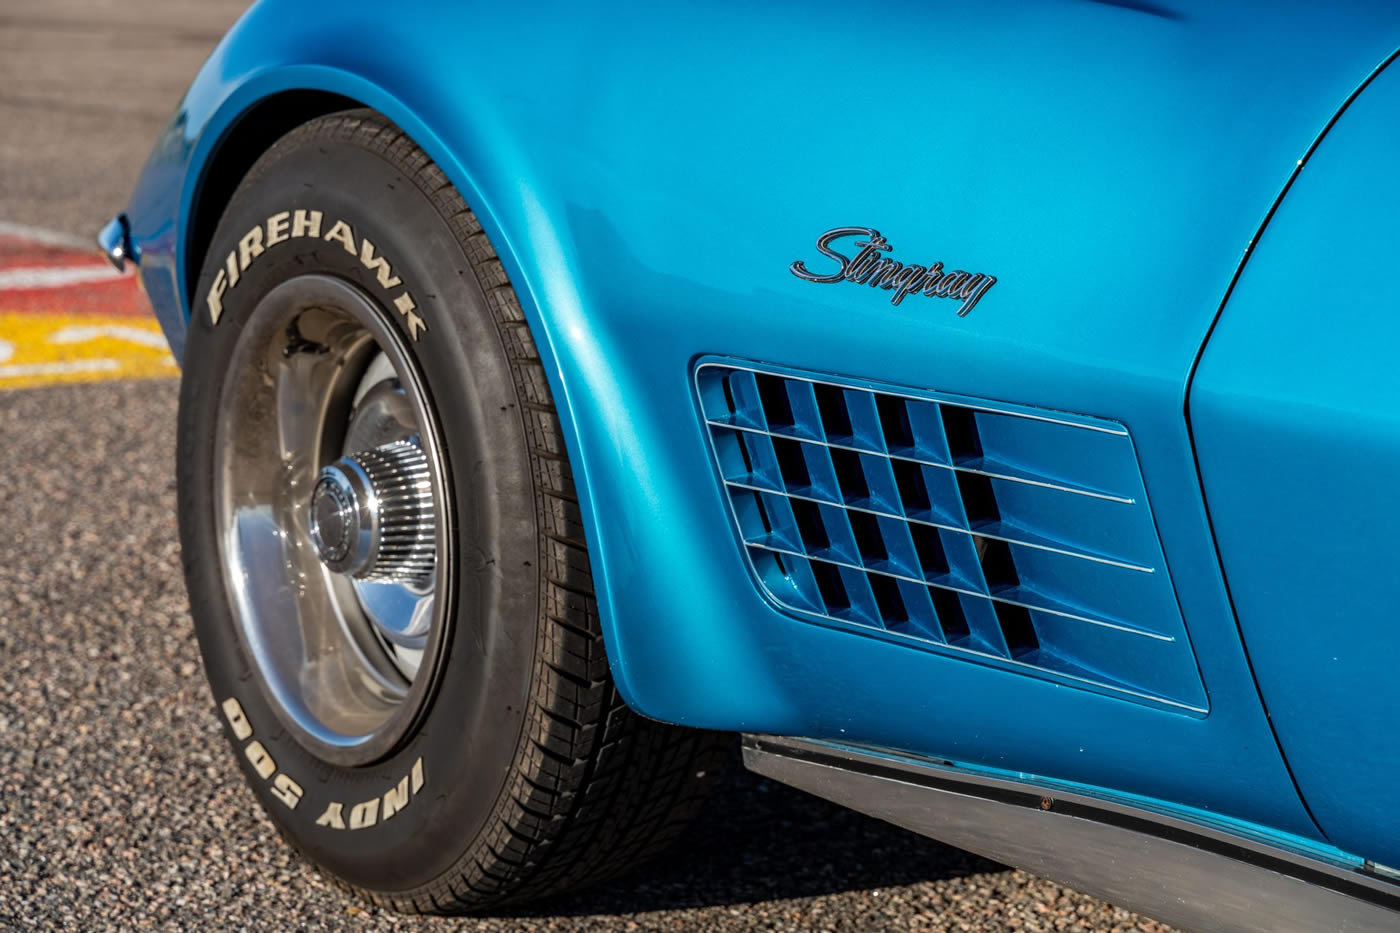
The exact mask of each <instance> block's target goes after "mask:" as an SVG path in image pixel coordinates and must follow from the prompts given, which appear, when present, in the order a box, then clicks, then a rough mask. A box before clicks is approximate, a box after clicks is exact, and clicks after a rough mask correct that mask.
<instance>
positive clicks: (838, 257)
mask: <svg viewBox="0 0 1400 933" xmlns="http://www.w3.org/2000/svg"><path fill="white" fill-rule="evenodd" d="M853 236H858V237H865V239H864V240H857V241H856V242H855V243H853V244H852V245H853V246H856V247H859V249H860V252H858V253H856V254H855V255H854V256H850V257H848V256H847V255H846V254H845V253H841V252H838V251H837V250H835V249H832V246H831V244H832V243H833V242H835V241H836V240H841V239H845V238H846V237H853ZM892 249H893V247H891V246H890V244H889V241H888V240H886V239H885V238H884V237H883V236H881V235H880V231H879V230H876V229H875V228H873V227H837V228H836V229H834V230H828V231H826V232H825V233H823V234H822V235H821V236H819V237H817V252H819V253H821V254H822V255H823V256H826V257H827V258H828V259H831V260H834V261H835V262H837V263H839V264H840V268H839V269H837V270H836V271H835V272H830V273H824V274H823V273H817V272H812V271H811V270H809V269H808V268H807V266H806V264H805V263H804V262H802V260H800V259H799V260H797V261H796V262H794V263H793V264H792V265H790V266H788V269H789V271H791V272H792V274H793V275H795V276H797V277H798V278H799V279H805V280H806V281H808V282H854V283H855V284H856V285H869V286H870V287H871V288H882V289H884V290H885V291H887V292H894V294H893V295H891V296H890V304H893V305H898V304H899V303H900V302H901V301H903V300H904V299H905V298H908V297H909V296H910V295H912V294H914V293H916V292H918V293H920V294H922V295H923V296H924V297H925V298H952V299H954V300H957V301H961V302H962V306H961V307H959V308H958V317H966V316H967V314H968V312H970V311H971V310H972V309H973V307H975V306H976V304H977V302H978V301H980V300H981V299H982V296H983V295H985V294H987V290H988V289H990V288H991V287H992V286H993V285H995V284H996V283H997V277H996V276H994V275H986V274H985V273H982V272H963V271H962V270H961V269H958V270H956V271H947V272H945V271H944V269H943V263H941V262H935V263H934V264H933V265H931V266H921V265H919V264H918V263H910V264H909V265H905V264H904V263H902V262H898V261H897V260H895V259H892V258H890V257H889V256H882V255H881V253H888V252H890V251H891V250H892Z"/></svg>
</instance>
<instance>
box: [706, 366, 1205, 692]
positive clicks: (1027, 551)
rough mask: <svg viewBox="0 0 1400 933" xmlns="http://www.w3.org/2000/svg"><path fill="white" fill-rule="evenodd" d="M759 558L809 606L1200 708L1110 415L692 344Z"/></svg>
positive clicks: (744, 532) (724, 461) (970, 652)
mask: <svg viewBox="0 0 1400 933" xmlns="http://www.w3.org/2000/svg"><path fill="white" fill-rule="evenodd" d="M695 384H696V389H697V391H698V394H699V401H700V407H701V411H702V414H703V417H704V419H705V426H706V430H707V432H708V434H709V438H710V441H711V444H712V448H713V452H714V457H715V463H716V465H717V466H718V468H719V474H720V479H721V480H722V482H723V484H724V491H725V493H726V496H727V498H728V500H729V502H730V504H731V505H732V507H733V513H734V521H735V524H736V527H737V530H738V534H739V539H740V541H741V542H742V544H743V549H744V552H745V554H746V556H747V558H748V561H749V563H750V565H751V566H752V568H753V572H754V576H755V578H756V580H757V581H758V583H759V585H760V588H761V589H762V590H763V592H764V593H765V594H766V595H767V597H768V598H769V599H770V600H771V601H772V602H774V603H775V604H776V605H777V606H779V607H780V608H782V609H784V610H786V611H787V612H789V613H792V614H795V615H797V616H799V617H801V618H805V619H809V620H814V621H819V622H823V623H825V624H831V625H835V626H837V627H842V628H846V627H854V628H855V629H856V630H858V631H864V632H866V633H869V634H878V635H880V636H881V637H886V638H892V639H895V640H899V641H905V642H908V643H910V644H915V645H918V646H921V647H924V648H926V649H928V650H932V651H938V652H952V653H956V654H958V655H960V656H967V657H971V658H974V659H976V660H978V661H980V662H982V663H989V664H993V665H997V666H1004V667H1007V668H1010V669H1014V670H1018V671H1021V672H1023V673H1027V674H1032V675H1035V676H1040V677H1045V678H1047V679H1051V680H1055V681H1058V682H1061V683H1065V684H1069V685H1073V686H1079V687H1084V688H1087V689H1092V690H1096V691H1099V692H1104V693H1108V694H1111V695H1115V696H1120V697H1124V698H1128V699H1132V700H1135V701H1138V702H1144V703H1149V704H1153V705H1160V706H1162V707H1164V708H1168V709H1172V710H1176V711H1178V712H1184V713H1192V714H1198V715H1200V714H1204V713H1205V712H1206V711H1207V702H1206V696H1205V691H1204V689H1203V687H1202V685H1201V680H1200V675H1199V673H1198V670H1197V667H1196V660H1195V657H1194V656H1193V654H1192V652H1191V648H1190V645H1189V643H1188V641H1187V638H1186V632H1185V629H1184V626H1183V623H1182V619H1181V614H1180V610H1179V609H1178V608H1177V604H1176V597H1175V594H1174V592H1173V590H1172V586H1171V581H1170V580H1169V579H1168V576H1167V573H1166V568H1165V565H1164V561H1163V559H1162V552H1161V545H1160V543H1159V542H1158V539H1157V535H1156V531H1155V527H1154V525H1153V521H1152V516H1151V512H1150V511H1149V509H1148V506H1147V502H1146V496H1145V492H1144V490H1143V485H1142V477H1141V474H1140V471H1139V468H1138V464H1137V457H1136V454H1135V453H1134V450H1133V444H1132V440H1131V438H1130V437H1129V436H1128V432H1127V430H1126V429H1125V428H1124V427H1123V426H1122V425H1121V424H1118V423H1116V422H1112V421H1106V420H1103V419H1098V418H1089V417H1083V416H1079V415H1067V414H1062V413H1060V412H1052V411H1045V410H1037V409H1031V408H1025V407H1020V406H1009V405H1001V404H998V403H985V404H984V403H981V402H978V401H975V400H971V399H962V398H954V397H951V396H943V395H938V394H934V393H923V392H914V391H912V390H902V389H895V388H886V387H877V386H874V385H871V384H868V383H855V382H843V381H839V380H837V379H835V378H833V377H826V376H820V377H817V376H812V375H808V374H800V373H792V372H777V371H773V372H767V371H762V370H759V369H754V368H751V367H750V366H748V365H747V364H739V363H727V362H714V361H709V362H703V363H701V364H700V366H699V367H698V368H697V370H696V373H695Z"/></svg>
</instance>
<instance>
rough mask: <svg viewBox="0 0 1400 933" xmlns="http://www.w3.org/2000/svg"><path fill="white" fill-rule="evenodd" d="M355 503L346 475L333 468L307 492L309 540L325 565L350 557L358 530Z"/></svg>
mask: <svg viewBox="0 0 1400 933" xmlns="http://www.w3.org/2000/svg"><path fill="white" fill-rule="evenodd" d="M356 506H357V503H356V501H355V493H354V490H353V487H351V486H350V483H349V482H348V477H346V476H345V474H344V472H343V471H342V470H340V469H339V468H337V467H329V468H327V469H326V470H325V471H324V472H323V473H322V475H321V477H320V478H319V479H318V480H317V481H316V488H315V489H313V490H312V491H311V540H312V542H313V543H314V544H315V545H316V550H317V552H318V553H319V554H320V556H321V560H322V561H324V562H325V563H326V564H331V565H336V564H341V563H343V562H345V559H346V558H347V557H349V556H350V547H351V544H352V543H353V542H354V539H355V537H356V532H358V531H359V521H358V516H357V514H356V512H357V511H358V510H357V508H356ZM332 569H338V568H335V567H333V568H332Z"/></svg>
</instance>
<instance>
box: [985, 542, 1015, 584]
mask: <svg viewBox="0 0 1400 933" xmlns="http://www.w3.org/2000/svg"><path fill="white" fill-rule="evenodd" d="M978 545H979V547H978V550H979V552H980V554H981V558H982V576H983V577H985V578H986V580H987V589H988V590H989V591H990V592H993V593H995V592H997V591H998V590H1004V589H1008V588H1010V587H1013V586H1017V585H1018V584H1020V582H1021V579H1020V577H1019V576H1017V574H1016V562H1015V561H1014V560H1012V559H1011V545H1009V544H1007V543H1006V542H1005V541H1000V540H998V539H996V538H979V539H978Z"/></svg>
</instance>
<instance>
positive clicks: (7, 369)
mask: <svg viewBox="0 0 1400 933" xmlns="http://www.w3.org/2000/svg"><path fill="white" fill-rule="evenodd" d="M121 368H122V364H121V363H120V362H118V361H117V360H67V361H65V362H62V363H13V364H11V365H9V366H0V379H19V378H22V377H24V376H63V375H67V374H68V373H105V372H112V371H113V370H117V369H121Z"/></svg>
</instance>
